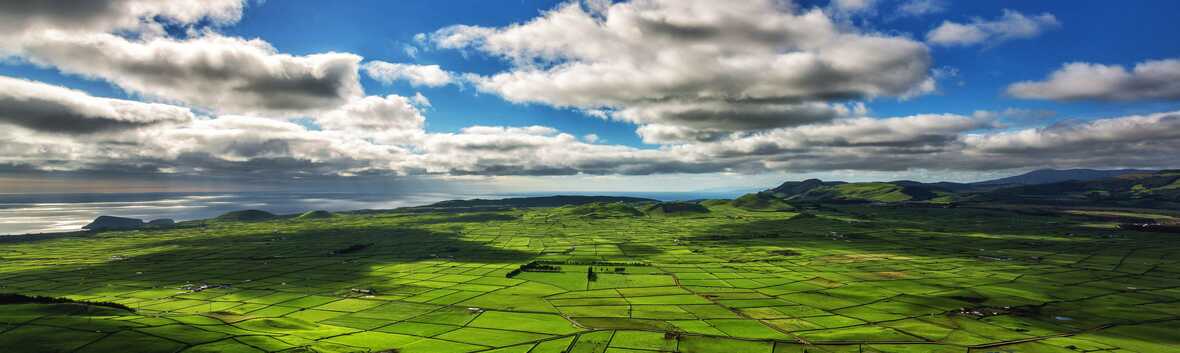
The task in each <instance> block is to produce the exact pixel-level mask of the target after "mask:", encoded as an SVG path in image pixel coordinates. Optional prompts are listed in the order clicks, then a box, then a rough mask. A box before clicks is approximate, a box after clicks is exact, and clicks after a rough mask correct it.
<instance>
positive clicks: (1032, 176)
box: [971, 169, 1154, 186]
mask: <svg viewBox="0 0 1180 353" xmlns="http://www.w3.org/2000/svg"><path fill="white" fill-rule="evenodd" d="M1153 172H1154V171H1151V170H1139V169H1117V170H1099V169H1039V170H1034V171H1031V172H1028V173H1024V174H1021V175H1014V176H1010V177H1006V178H999V179H993V180H987V181H981V182H976V183H971V185H975V186H1016V185H1037V184H1048V183H1057V182H1063V181H1071V180H1074V181H1090V180H1099V179H1107V178H1114V177H1117V176H1120V175H1127V174H1142V173H1153Z"/></svg>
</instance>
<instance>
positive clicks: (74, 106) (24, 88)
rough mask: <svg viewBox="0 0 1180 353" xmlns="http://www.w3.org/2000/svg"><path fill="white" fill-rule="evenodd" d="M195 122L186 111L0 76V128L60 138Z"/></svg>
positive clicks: (184, 109)
mask: <svg viewBox="0 0 1180 353" xmlns="http://www.w3.org/2000/svg"><path fill="white" fill-rule="evenodd" d="M191 119H193V114H192V113H191V112H190V111H189V110H188V109H186V108H181V107H175V106H170V105H165V104H151V103H141V102H136V101H127V100H118V99H109V98H100V97H93V96H90V95H88V94H85V93H83V92H79V91H74V90H69V89H65V88H61V87H57V86H52V85H47V84H42V83H37V82H32V81H27V80H22V79H15V78H9V77H3V76H0V124H3V123H7V124H12V125H16V126H20V127H23V128H26V129H30V130H35V131H40V132H47V133H58V134H89V133H96V132H104V131H118V130H126V129H134V128H141V127H146V126H151V125H155V124H159V123H182V122H187V121H189V120H191Z"/></svg>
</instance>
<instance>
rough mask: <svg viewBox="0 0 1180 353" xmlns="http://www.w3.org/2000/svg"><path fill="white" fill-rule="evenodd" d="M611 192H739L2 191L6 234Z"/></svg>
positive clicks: (680, 196) (675, 196)
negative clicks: (113, 221) (129, 221)
mask: <svg viewBox="0 0 1180 353" xmlns="http://www.w3.org/2000/svg"><path fill="white" fill-rule="evenodd" d="M556 194H562V195H609V196H631V197H646V198H652V199H657V200H663V201H672V200H692V199H703V198H732V197H735V196H736V195H734V194H733V193H692V192H664V193H660V192H654V193H637V192H597V193H587V192H551V193H505V194H479V195H464V194H449V193H423V194H381V193H351V192H350V193H342V192H232V193H231V192H209V193H94V194H0V235H10V234H30V233H56V232H68V231H76V230H80V229H81V228H82V226H84V225H86V224H87V223H90V221H92V220H94V218H96V217H98V216H101V215H108V216H119V217H130V218H139V219H143V220H152V219H157V218H170V219H173V220H176V221H187V220H194V219H206V218H212V217H216V216H218V215H220V214H223V213H226V212H230V211H237V210H246V209H259V210H264V211H267V212H271V213H275V214H293V213H302V212H305V211H310V210H325V211H334V212H335V211H352V210H362V209H393V208H398V207H407V206H419V205H425V204H430V203H434V202H438V201H443V200H454V199H471V198H504V197H526V196H546V195H556Z"/></svg>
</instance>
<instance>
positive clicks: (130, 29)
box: [0, 0, 1180, 193]
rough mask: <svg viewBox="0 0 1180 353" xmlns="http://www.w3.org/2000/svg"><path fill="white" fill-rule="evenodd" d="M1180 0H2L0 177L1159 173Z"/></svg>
mask: <svg viewBox="0 0 1180 353" xmlns="http://www.w3.org/2000/svg"><path fill="white" fill-rule="evenodd" d="M1177 11H1180V3H1176V2H1172V1H1136V2H1127V3H1117V4H1116V3H1112V2H1109V1H1035V2H1034V1H955V2H952V1H949V0H834V1H820V0H815V1H775V0H744V1H711V0H700V1H693V0H648V1H638V0H637V1H614V2H612V1H607V0H583V1H532V0H523V1H474V0H472V1H467V0H461V1H446V2H439V1H396V2H390V1H375V0H373V1H370V0H358V1H349V2H346V3H333V4H328V3H324V2H318V1H295V0H283V1H257V0H209V1H201V2H193V1H175V2H168V1H155V0H91V1H75V0H51V1H38V2H20V1H18V2H3V3H0V193H20V192H87V191H91V192H119V191H124V192H126V191H183V190H190V191H208V190H260V189H273V188H314V189H323V190H342V189H348V190H370V191H380V192H387V191H404V190H415V191H440V190H448V189H463V190H464V191H471V190H481V191H487V192H524V191H527V192H532V191H550V190H552V191H563V190H564V191H611V190H614V191H709V190H731V189H760V188H764V187H767V186H772V185H774V184H777V183H779V182H782V181H784V180H800V179H804V178H813V177H814V178H822V179H835V180H848V181H866V180H899V179H911V180H919V181H978V180H985V179H990V178H995V177H1001V176H1007V175H1011V174H1015V173H1019V172H1022V171H1027V170H1032V169H1040V168H1177V167H1178V164H1180V163H1178V162H1180V157H1178V155H1180V153H1176V151H1180V149H1178V147H1180V42H1177V41H1176V40H1175V39H1174V38H1172V37H1173V36H1172V35H1171V34H1173V33H1180V23H1178V22H1176V21H1174V19H1173V17H1174V16H1172V14H1174V13H1177Z"/></svg>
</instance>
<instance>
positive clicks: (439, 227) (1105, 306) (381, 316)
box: [0, 202, 1180, 353]
mask: <svg viewBox="0 0 1180 353" xmlns="http://www.w3.org/2000/svg"><path fill="white" fill-rule="evenodd" d="M702 204H703V205H707V207H708V212H702V211H701V210H700V209H694V208H688V207H681V206H683V205H681V206H677V207H665V208H663V209H661V211H660V212H659V214H658V215H656V216H653V215H651V213H648V212H647V211H641V210H644V209H646V208H645V207H644V206H643V205H625V204H601V205H594V206H590V207H580V208H579V207H568V206H567V207H558V208H533V209H513V210H504V211H484V212H467V213H453V212H444V211H438V212H428V213H421V212H408V211H396V210H395V211H386V212H365V213H340V214H333V215H316V216H315V217H312V216H307V217H297V218H295V217H293V218H282V219H273V220H265V221H243V220H237V219H217V220H209V221H198V222H186V223H182V224H180V225H179V227H177V228H175V229H159V230H139V231H123V232H103V233H94V234H80V235H76V236H61V237H48V238H45V239H30V238H21V239H20V240H19V241H0V293H12V294H20V295H24V296H40V297H45V298H62V299H68V300H60V301H59V302H48V301H45V302H24V303H5V304H0V351H3V352H395V351H397V352H435V353H446V352H497V353H558V352H586V353H640V352H683V353H694V352H698V353H742V352H757V353H782V352H899V353H901V352H961V353H967V352H1048V353H1054V352H1142V353H1152V352H1169V351H1175V350H1177V349H1180V348H1177V347H1180V309H1178V308H1180V303H1178V302H1180V262H1178V261H1180V257H1178V256H1176V255H1177V251H1178V250H1180V235H1175V234H1167V233H1136V232H1131V231H1124V230H1117V229H1111V228H1096V227H1092V226H1090V225H1092V224H1093V222H1094V217H1095V216H1096V215H1099V216H1105V215H1117V216H1125V217H1133V216H1136V215H1135V214H1127V212H1131V211H1125V210H1124V211H1116V210H1108V211H1104V210H1086V211H1084V212H1081V211H1072V212H1061V213H1055V214H1054V213H1038V214H1030V213H1028V212H1023V213H1021V212H1019V211H1018V210H1005V209H999V208H996V209H984V208H965V207H964V208H944V207H931V206H897V205H894V206H869V205H842V206H832V205H823V206H816V205H812V206H805V207H791V208H790V209H791V210H792V211H790V212H787V211H771V210H768V209H766V208H754V207H733V206H730V205H729V204H728V203H725V202H705V203H702ZM682 209H684V210H688V211H684V212H680V210H682ZM781 209H786V208H785V207H784V208H781ZM689 211H691V212H689ZM1132 213H1133V212H1132ZM1139 217H1143V218H1157V217H1164V216H1160V215H1139ZM341 249H349V250H348V251H340V250H341ZM358 249H359V250H358ZM534 261H536V263H538V264H544V265H546V266H551V267H544V268H542V269H541V270H536V269H535V268H534V269H525V270H523V271H514V270H520V269H521V268H522V265H525V264H529V263H533V262H534ZM514 272H515V273H514ZM591 272H592V273H593V275H590V273H591ZM106 303H111V304H106ZM123 307H125V308H126V309H124V308H123Z"/></svg>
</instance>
